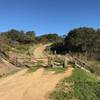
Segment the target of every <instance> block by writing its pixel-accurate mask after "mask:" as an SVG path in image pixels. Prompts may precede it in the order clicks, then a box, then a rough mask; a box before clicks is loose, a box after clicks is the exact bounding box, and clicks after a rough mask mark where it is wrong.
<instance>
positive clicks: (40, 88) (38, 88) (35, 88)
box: [0, 47, 73, 100]
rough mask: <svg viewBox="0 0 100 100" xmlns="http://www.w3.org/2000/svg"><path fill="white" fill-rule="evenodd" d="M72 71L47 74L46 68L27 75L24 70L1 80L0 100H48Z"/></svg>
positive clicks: (70, 69)
mask: <svg viewBox="0 0 100 100" xmlns="http://www.w3.org/2000/svg"><path fill="white" fill-rule="evenodd" d="M39 48H40V47H39ZM41 48H42V47H41ZM43 48H44V47H43ZM43 48H42V49H43ZM39 50H40V49H39ZM40 51H41V50H40ZM41 53H42V52H41ZM41 55H43V54H41ZM72 70H73V69H72V68H68V69H67V70H66V72H65V73H61V74H52V73H48V74H45V69H44V68H40V69H38V70H37V71H36V72H34V73H25V72H26V71H27V69H24V70H22V71H20V72H17V73H16V74H15V75H13V76H10V77H8V78H6V79H3V80H0V100H47V98H46V96H47V94H48V93H50V92H52V91H53V90H54V88H55V86H56V85H57V83H58V82H59V80H61V79H62V78H64V77H65V76H66V77H69V76H70V75H71V74H72Z"/></svg>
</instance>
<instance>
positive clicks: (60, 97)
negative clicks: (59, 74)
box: [51, 68, 100, 100]
mask: <svg viewBox="0 0 100 100" xmlns="http://www.w3.org/2000/svg"><path fill="white" fill-rule="evenodd" d="M51 97H52V98H53V100H73V99H78V100H100V81H99V80H97V79H96V77H95V76H93V75H92V74H90V73H86V72H85V71H83V70H81V69H78V68H76V69H75V70H74V71H73V75H72V76H71V77H70V78H65V79H64V80H63V81H61V83H60V84H59V85H58V86H57V89H56V90H55V91H54V92H53V93H52V94H51Z"/></svg>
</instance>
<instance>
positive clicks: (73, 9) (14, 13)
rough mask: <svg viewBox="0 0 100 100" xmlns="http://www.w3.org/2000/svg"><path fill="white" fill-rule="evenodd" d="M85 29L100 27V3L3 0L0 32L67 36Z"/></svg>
mask: <svg viewBox="0 0 100 100" xmlns="http://www.w3.org/2000/svg"><path fill="white" fill-rule="evenodd" d="M84 26H85V27H93V28H99V27H100V0H0V32H4V31H8V30H10V29H18V30H24V31H35V32H36V33H37V35H42V34H47V33H58V34H59V35H64V34H67V33H68V32H69V31H70V30H71V29H74V28H78V27H84Z"/></svg>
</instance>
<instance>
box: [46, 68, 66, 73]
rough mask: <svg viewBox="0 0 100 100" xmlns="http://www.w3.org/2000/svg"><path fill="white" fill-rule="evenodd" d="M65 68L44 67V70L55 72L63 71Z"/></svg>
mask: <svg viewBox="0 0 100 100" xmlns="http://www.w3.org/2000/svg"><path fill="white" fill-rule="evenodd" d="M65 70H66V68H46V71H47V72H49V71H54V72H55V74H57V73H63V72H65Z"/></svg>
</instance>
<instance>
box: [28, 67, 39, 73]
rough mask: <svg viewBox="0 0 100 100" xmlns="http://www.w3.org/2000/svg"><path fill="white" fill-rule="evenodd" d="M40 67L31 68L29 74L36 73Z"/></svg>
mask: <svg viewBox="0 0 100 100" xmlns="http://www.w3.org/2000/svg"><path fill="white" fill-rule="evenodd" d="M39 68H40V67H37V66H33V67H32V68H29V70H28V72H35V71H36V70H38V69H39Z"/></svg>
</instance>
